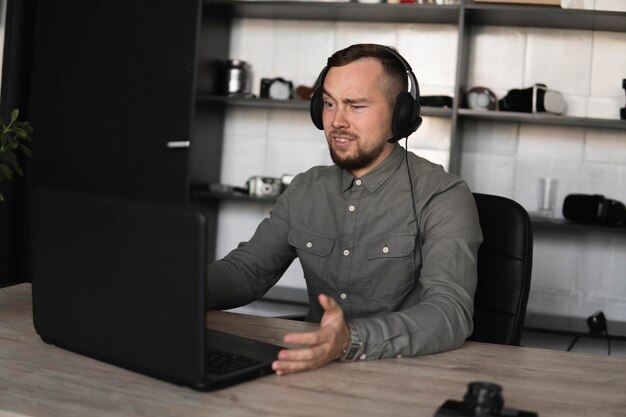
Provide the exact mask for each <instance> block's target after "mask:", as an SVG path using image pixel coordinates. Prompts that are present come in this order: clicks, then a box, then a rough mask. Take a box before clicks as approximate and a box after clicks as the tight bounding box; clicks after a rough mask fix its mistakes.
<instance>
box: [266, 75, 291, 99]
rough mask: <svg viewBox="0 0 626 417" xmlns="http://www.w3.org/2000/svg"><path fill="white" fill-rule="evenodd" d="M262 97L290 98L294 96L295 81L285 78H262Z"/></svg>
mask: <svg viewBox="0 0 626 417" xmlns="http://www.w3.org/2000/svg"><path fill="white" fill-rule="evenodd" d="M260 95H261V98H273V99H277V100H290V99H292V98H293V83H292V82H291V81H287V80H285V79H284V78H280V77H278V78H262V79H261V94H260Z"/></svg>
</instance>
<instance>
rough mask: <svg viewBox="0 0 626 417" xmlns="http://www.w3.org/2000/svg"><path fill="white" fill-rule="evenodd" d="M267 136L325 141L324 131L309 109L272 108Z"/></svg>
mask: <svg viewBox="0 0 626 417" xmlns="http://www.w3.org/2000/svg"><path fill="white" fill-rule="evenodd" d="M267 136H268V137H269V138H291V139H294V140H305V141H311V142H324V141H325V140H326V139H325V137H324V132H323V131H322V130H318V129H317V128H316V127H315V126H314V125H313V122H312V121H311V116H310V114H309V111H308V109H307V110H272V111H270V112H269V119H268V129H267Z"/></svg>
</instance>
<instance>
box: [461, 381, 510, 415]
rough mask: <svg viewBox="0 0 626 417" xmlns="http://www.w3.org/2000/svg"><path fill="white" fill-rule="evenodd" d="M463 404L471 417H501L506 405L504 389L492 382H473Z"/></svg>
mask: <svg viewBox="0 0 626 417" xmlns="http://www.w3.org/2000/svg"><path fill="white" fill-rule="evenodd" d="M463 403H464V406H465V412H466V413H467V415H469V416H475V417H491V416H499V415H500V411H502V405H503V404H504V400H503V399H502V387H501V386H500V385H498V384H492V383H490V382H471V383H470V384H469V385H468V387H467V392H466V393H465V397H463Z"/></svg>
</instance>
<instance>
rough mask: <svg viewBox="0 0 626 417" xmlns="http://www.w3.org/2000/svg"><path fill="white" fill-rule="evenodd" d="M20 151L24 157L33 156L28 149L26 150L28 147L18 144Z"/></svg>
mask: <svg viewBox="0 0 626 417" xmlns="http://www.w3.org/2000/svg"><path fill="white" fill-rule="evenodd" d="M20 150H21V151H22V153H24V155H26V156H33V153H32V152H31V150H30V149H28V147H26V146H24V145H22V144H20Z"/></svg>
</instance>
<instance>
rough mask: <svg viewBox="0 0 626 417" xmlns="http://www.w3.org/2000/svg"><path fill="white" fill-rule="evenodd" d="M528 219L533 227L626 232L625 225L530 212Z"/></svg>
mask: <svg viewBox="0 0 626 417" xmlns="http://www.w3.org/2000/svg"><path fill="white" fill-rule="evenodd" d="M530 221H531V223H532V225H533V228H534V229H550V230H552V229H559V230H572V231H587V232H603V233H626V226H602V225H599V224H586V223H576V222H572V221H569V220H566V219H551V218H545V217H533V215H532V213H531V214H530Z"/></svg>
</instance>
